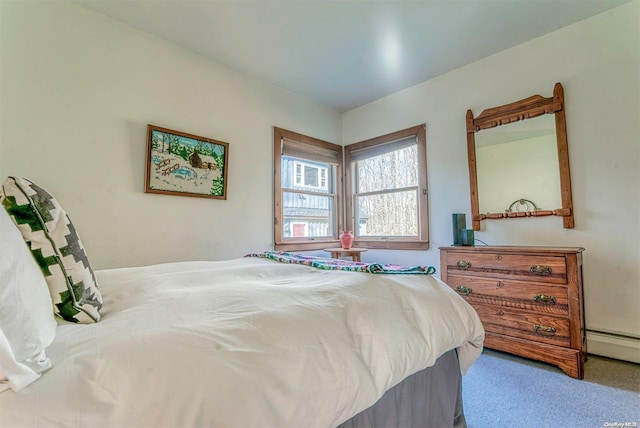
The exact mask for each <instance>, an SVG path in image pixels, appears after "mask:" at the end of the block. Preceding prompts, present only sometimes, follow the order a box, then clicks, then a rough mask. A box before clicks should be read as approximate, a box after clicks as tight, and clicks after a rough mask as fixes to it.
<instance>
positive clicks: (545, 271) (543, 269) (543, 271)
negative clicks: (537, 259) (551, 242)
mask: <svg viewBox="0 0 640 428" xmlns="http://www.w3.org/2000/svg"><path fill="white" fill-rule="evenodd" d="M529 272H531V273H532V274H534V275H551V267H550V266H542V265H532V266H531V267H530V268H529Z"/></svg>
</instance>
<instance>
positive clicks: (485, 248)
mask: <svg viewBox="0 0 640 428" xmlns="http://www.w3.org/2000/svg"><path fill="white" fill-rule="evenodd" d="M438 249H440V250H455V251H464V252H474V253H477V252H496V251H499V252H502V253H511V252H513V253H522V252H531V253H581V252H583V251H584V248H582V247H535V246H515V245H511V246H510V245H475V246H469V245H460V246H449V247H439V248H438Z"/></svg>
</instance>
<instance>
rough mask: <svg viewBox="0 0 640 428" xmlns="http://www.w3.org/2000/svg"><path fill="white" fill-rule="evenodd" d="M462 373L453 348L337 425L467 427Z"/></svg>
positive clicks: (363, 427) (364, 427)
mask: <svg viewBox="0 0 640 428" xmlns="http://www.w3.org/2000/svg"><path fill="white" fill-rule="evenodd" d="M466 426H467V424H466V421H465V418H464V411H463V408H462V375H461V374H460V366H459V363H458V356H457V353H456V351H455V350H453V351H449V352H447V353H445V354H444V355H442V356H441V357H440V358H438V360H437V361H436V363H435V364H434V365H433V366H431V367H427V368H426V369H424V370H422V371H419V372H418V373H415V374H413V375H411V376H409V377H408V378H406V379H405V380H403V381H402V382H400V383H399V384H398V385H396V386H395V387H393V388H391V389H390V390H388V391H387V392H386V393H385V394H384V395H383V396H382V398H380V400H378V402H376V404H374V405H373V406H372V407H370V408H368V409H366V410H364V411H362V412H361V413H359V414H357V415H355V416H354V417H353V418H351V419H349V420H348V421H346V422H344V423H343V424H341V425H340V426H339V428H381V427H398V428H401V427H438V428H440V427H456V428H464V427H466Z"/></svg>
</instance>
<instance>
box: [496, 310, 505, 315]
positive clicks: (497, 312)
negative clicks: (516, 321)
mask: <svg viewBox="0 0 640 428" xmlns="http://www.w3.org/2000/svg"><path fill="white" fill-rule="evenodd" d="M496 315H499V316H503V315H504V311H503V310H502V309H497V310H496Z"/></svg>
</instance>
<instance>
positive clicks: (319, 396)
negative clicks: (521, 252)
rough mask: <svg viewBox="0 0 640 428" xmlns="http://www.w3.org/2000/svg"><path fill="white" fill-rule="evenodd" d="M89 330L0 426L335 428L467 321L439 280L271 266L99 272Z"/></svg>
mask: <svg viewBox="0 0 640 428" xmlns="http://www.w3.org/2000/svg"><path fill="white" fill-rule="evenodd" d="M96 274H97V277H98V280H99V283H100V284H101V290H102V294H103V297H104V306H103V310H102V320H101V321H100V322H99V323H97V324H85V325H76V324H63V325H60V326H59V327H58V330H57V335H56V339H55V341H54V343H53V344H52V345H51V346H50V347H49V348H48V350H47V353H48V354H49V356H50V358H51V360H52V361H53V368H52V369H51V370H50V371H48V372H47V373H45V374H44V375H43V376H42V378H41V379H39V380H38V381H37V382H35V383H34V384H32V385H30V386H29V387H27V388H25V389H23V390H22V391H20V392H17V393H15V392H13V391H9V392H4V393H2V394H0V426H2V427H23V426H24V427H45V426H65V427H119V428H123V427H197V426H208V427H212V426H216V427H278V428H281V427H334V426H336V425H338V424H340V423H342V422H344V421H345V420H347V419H349V418H350V417H352V416H354V415H355V414H357V413H359V412H360V411H362V410H364V409H366V408H368V407H370V406H371V405H372V404H373V403H375V402H376V401H377V400H378V399H379V398H380V397H381V396H382V395H383V394H384V392H385V391H386V390H387V389H389V388H391V387H393V386H394V385H396V384H397V383H399V382H400V381H401V380H402V379H404V378H405V377H406V376H408V375H410V374H413V373H415V372H417V371H419V370H421V369H423V368H426V367H428V366H431V365H432V364H433V363H434V362H435V360H436V359H437V358H438V357H439V356H440V355H442V354H443V353H445V352H446V351H448V350H451V349H454V348H457V349H458V354H459V359H460V364H461V370H462V372H463V373H464V372H465V371H466V370H467V368H468V367H469V366H470V365H471V364H472V363H473V362H474V361H475V359H476V358H478V357H479V355H480V353H481V351H482V341H483V339H484V330H483V328H482V325H481V323H480V320H479V318H478V316H477V314H476V312H475V311H474V310H473V308H471V307H470V306H469V305H468V304H467V303H466V302H465V301H464V300H463V299H462V298H460V297H459V296H458V295H457V294H456V293H455V292H453V291H452V290H451V289H450V288H449V287H447V286H446V285H445V284H443V283H442V282H441V281H439V280H438V279H437V278H435V277H432V276H427V275H373V274H367V273H357V272H345V271H325V270H320V269H316V268H312V267H307V266H302V265H291V264H283V263H279V262H276V261H272V260H268V259H259V258H242V259H235V260H230V261H223V262H182V263H169V264H162V265H156V266H148V267H140V268H126V269H113V270H105V271H98V272H97V273H96Z"/></svg>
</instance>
